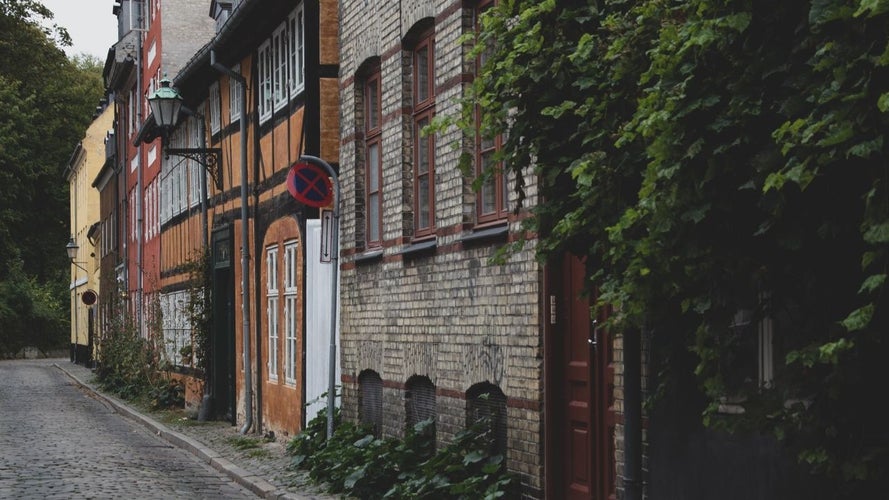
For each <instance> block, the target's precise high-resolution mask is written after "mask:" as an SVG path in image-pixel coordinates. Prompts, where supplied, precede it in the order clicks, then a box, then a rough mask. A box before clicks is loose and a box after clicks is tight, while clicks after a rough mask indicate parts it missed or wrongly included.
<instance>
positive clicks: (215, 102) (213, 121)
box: [210, 81, 222, 134]
mask: <svg viewBox="0 0 889 500" xmlns="http://www.w3.org/2000/svg"><path fill="white" fill-rule="evenodd" d="M221 111H222V108H221V107H220V105H219V82H218V81H217V82H213V84H212V85H210V132H211V133H213V134H216V133H218V132H219V130H220V129H221V128H222V120H220V116H219V115H220V114H221Z"/></svg>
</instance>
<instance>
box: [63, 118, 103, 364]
mask: <svg viewBox="0 0 889 500" xmlns="http://www.w3.org/2000/svg"><path fill="white" fill-rule="evenodd" d="M113 117H114V110H113V108H112V107H110V106H108V105H107V101H103V103H102V104H101V105H100V106H99V107H98V108H97V113H96V115H95V117H94V119H93V122H92V123H91V124H90V126H89V127H88V128H87V130H86V133H85V134H84V137H83V140H82V141H81V142H80V144H78V145H77V147H76V148H75V149H74V152H73V153H72V154H71V159H70V160H69V163H68V168H67V171H66V173H67V180H68V184H69V193H70V203H71V209H70V213H71V241H72V242H73V243H74V244H75V245H76V246H77V247H78V248H77V254H76V256H75V257H74V259H72V265H71V285H70V289H71V361H73V362H76V363H82V364H87V365H88V364H91V363H92V361H93V360H94V359H95V354H96V348H97V345H98V342H97V336H98V324H97V317H96V302H97V299H98V294H99V291H100V289H101V288H100V286H99V259H100V257H99V256H98V253H97V252H98V251H99V247H98V245H99V243H98V242H99V239H98V237H99V234H98V231H97V229H98V224H97V223H98V221H99V196H98V193H96V192H95V191H94V190H93V189H92V185H91V183H92V181H93V179H94V178H95V176H96V174H97V173H98V172H99V170H100V169H101V168H102V166H103V165H104V164H105V142H106V137H107V134H108V132H109V131H110V130H111V128H112V124H113V123H112V122H113V120H112V118H113ZM69 244H70V243H69Z"/></svg>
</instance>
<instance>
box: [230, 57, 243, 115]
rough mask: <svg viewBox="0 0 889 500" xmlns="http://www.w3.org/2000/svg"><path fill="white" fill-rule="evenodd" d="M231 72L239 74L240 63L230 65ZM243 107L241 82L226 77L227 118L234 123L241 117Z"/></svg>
mask: <svg viewBox="0 0 889 500" xmlns="http://www.w3.org/2000/svg"><path fill="white" fill-rule="evenodd" d="M232 72H234V73H236V74H239V75H240V74H241V65H240V64H235V65H234V66H232ZM243 108H244V106H243V103H242V102H241V82H239V81H238V80H236V79H234V78H232V77H229V78H228V119H229V121H230V122H232V123H234V122H235V121H236V120H240V119H241V110H242V109H243Z"/></svg>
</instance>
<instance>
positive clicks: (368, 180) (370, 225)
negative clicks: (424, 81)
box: [363, 65, 383, 248]
mask: <svg viewBox="0 0 889 500" xmlns="http://www.w3.org/2000/svg"><path fill="white" fill-rule="evenodd" d="M381 81H382V78H381V73H380V66H379V65H375V66H374V67H373V68H372V69H371V70H370V71H369V73H368V76H367V77H366V78H365V79H364V85H363V93H364V94H363V95H364V118H365V119H364V129H365V132H364V165H365V168H364V173H365V179H364V180H365V182H364V214H365V217H364V220H365V227H364V229H365V232H364V243H365V248H380V247H382V246H383V141H382V133H383V124H382V122H383V111H382V104H383V102H382V93H383V92H382V85H381ZM372 85H373V86H374V90H373V91H372V90H371V86H372ZM371 93H373V95H371ZM372 104H373V105H372ZM374 105H375V106H374ZM374 148H376V153H375V156H376V168H375V169H373V168H371V167H372V165H374V163H373V162H372V161H371V156H372V154H373V153H372V152H371V151H372V150H373V149H374ZM372 181H376V182H375V183H374V182H372ZM374 185H376V189H373V188H372V186H374ZM374 196H375V197H376V203H375V205H376V207H372V201H371V199H372V197H374ZM373 208H376V217H371V215H372V214H373V213H374V211H373V210H372V209H373ZM374 229H375V230H376V237H375V238H374V237H373V234H374Z"/></svg>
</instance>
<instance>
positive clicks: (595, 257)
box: [463, 0, 889, 491]
mask: <svg viewBox="0 0 889 500" xmlns="http://www.w3.org/2000/svg"><path fill="white" fill-rule="evenodd" d="M887 11H889V2H887V1H884V0H861V1H853V2H844V1H839V0H812V1H803V0H790V1H786V2H766V1H761V0H746V1H744V0H722V1H719V0H687V1H682V2H665V1H662V0H637V1H627V0H602V1H566V2H555V1H554V0H544V1H538V0H503V1H501V2H500V3H499V5H497V6H496V7H495V8H493V9H491V10H490V11H489V13H488V14H487V15H485V16H483V19H482V25H483V30H482V32H481V34H480V35H479V39H478V41H479V44H478V45H477V46H476V49H475V50H476V53H478V52H479V51H481V50H485V51H486V55H487V58H486V61H487V62H486V64H485V66H484V68H483V71H482V72H481V74H480V75H478V77H477V78H476V79H475V81H474V82H473V84H472V89H471V91H470V92H469V94H468V96H467V100H466V103H467V104H466V106H465V110H466V112H465V113H464V117H463V124H464V125H468V124H469V123H470V120H469V117H470V115H471V114H472V110H473V109H475V107H476V106H479V107H481V108H482V110H483V116H484V119H483V129H484V131H485V133H487V134H489V135H492V136H493V135H494V134H499V133H502V134H504V146H503V149H502V151H501V152H500V158H501V160H502V161H503V165H504V169H507V170H509V171H511V172H512V173H513V175H514V176H515V177H516V178H517V180H518V182H517V183H516V184H517V190H518V191H519V194H520V197H521V195H522V191H523V185H524V184H523V174H524V173H525V172H527V169H528V168H529V166H530V165H533V168H534V174H535V175H537V176H538V178H539V179H540V193H541V195H542V200H541V202H540V203H539V204H538V205H537V206H536V207H533V213H534V216H533V218H531V219H530V220H529V226H528V228H529V229H530V230H531V231H534V232H537V233H538V234H539V235H540V245H539V248H540V252H541V255H542V256H543V257H546V256H548V255H557V254H559V253H561V252H571V253H574V254H577V255H582V256H586V257H587V264H588V270H589V272H590V286H591V287H592V285H595V287H596V288H597V289H598V291H599V295H598V302H597V307H606V306H610V307H613V308H614V310H616V311H618V313H617V314H615V315H613V316H612V319H611V321H612V323H613V325H614V327H615V328H616V329H618V331H619V330H620V329H627V328H643V329H648V330H649V331H653V332H654V336H655V337H656V338H658V339H659V340H660V342H661V343H663V344H666V345H671V346H674V347H676V346H678V347H679V348H683V349H684V348H685V347H686V346H690V349H691V350H692V351H693V352H694V353H695V354H696V355H697V356H698V360H699V362H698V366H697V369H696V373H697V374H698V376H699V380H700V383H701V387H702V388H703V390H704V391H705V393H706V394H707V396H708V397H709V398H710V400H711V405H710V406H709V408H708V410H707V411H706V412H705V415H704V419H705V421H706V422H708V423H710V424H711V425H713V424H717V423H718V424H719V425H727V426H729V427H733V428H737V427H742V426H748V427H751V428H755V429H760V430H770V431H772V432H774V433H775V434H776V435H777V436H778V437H779V438H782V439H785V441H786V442H787V443H788V445H789V446H791V445H792V447H793V448H794V449H795V450H796V452H797V453H798V456H799V458H800V459H801V460H803V461H804V462H806V463H809V464H811V465H812V467H813V469H814V470H816V471H818V472H821V473H824V474H826V475H828V476H829V477H836V478H843V479H846V480H850V481H855V482H856V483H855V484H858V485H859V486H860V487H862V488H866V487H869V484H870V483H869V481H870V480H874V479H880V478H885V477H886V475H887V472H889V468H887V464H889V439H887V430H886V427H885V425H884V424H883V422H882V419H881V418H879V415H880V414H881V413H880V412H879V411H877V409H878V407H881V404H879V399H880V397H879V395H880V394H882V393H883V392H885V389H884V387H883V384H882V381H883V380H885V379H886V372H885V370H883V369H882V368H881V366H882V361H883V360H884V359H885V358H886V357H887V355H889V344H887V340H886V339H885V338H884V337H885V332H886V331H887V317H886V310H887V307H886V306H887V304H886V301H887V297H886V294H885V293H883V292H884V286H885V281H886V277H887V265H889V253H887V250H889V247H887V245H886V244H887V242H889V185H887V181H889V176H887V155H889V150H887V147H889V140H887V137H886V133H887V131H889V128H887V125H889V119H887V115H886V111H887V110H889V71H887V64H889V45H887V40H889V13H887ZM468 130H471V129H468ZM739 312H744V313H746V314H747V315H748V316H752V318H753V322H754V323H755V322H757V321H760V320H763V319H764V318H770V319H771V320H773V321H774V323H775V326H776V331H777V333H776V336H777V340H776V343H777V344H778V346H779V347H780V348H781V350H782V353H783V354H784V357H783V359H780V360H779V361H781V363H780V365H781V366H780V367H779V369H778V370H777V374H776V378H775V381H774V384H773V385H772V386H771V387H761V386H759V385H758V384H757V383H756V381H752V383H751V381H745V380H741V381H738V380H735V379H736V378H737V377H736V376H735V375H736V370H737V365H736V364H734V361H735V360H734V359H733V352H734V351H733V349H735V348H736V346H737V345H738V342H740V341H743V340H744V338H743V337H744V336H745V335H746V336H749V335H750V333H749V331H748V332H747V333H745V332H742V331H740V330H739V329H738V328H736V327H733V324H736V323H737V321H736V320H737V317H738V315H739ZM654 355H655V356H657V355H658V353H655V354H654ZM667 381H668V380H667V379H665V380H663V382H665V383H666V382H667ZM737 392H740V393H743V394H744V395H745V396H746V398H747V399H746V403H745V404H744V406H745V410H746V413H745V415H744V416H742V417H738V418H737V419H732V420H730V421H726V420H725V419H718V420H717V419H713V418H711V417H712V416H713V415H714V413H715V410H716V408H717V407H718V404H719V402H720V400H721V398H722V397H724V396H726V395H727V394H729V393H737ZM853 491H854V490H853Z"/></svg>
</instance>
